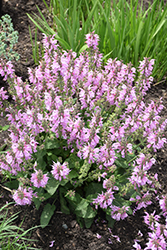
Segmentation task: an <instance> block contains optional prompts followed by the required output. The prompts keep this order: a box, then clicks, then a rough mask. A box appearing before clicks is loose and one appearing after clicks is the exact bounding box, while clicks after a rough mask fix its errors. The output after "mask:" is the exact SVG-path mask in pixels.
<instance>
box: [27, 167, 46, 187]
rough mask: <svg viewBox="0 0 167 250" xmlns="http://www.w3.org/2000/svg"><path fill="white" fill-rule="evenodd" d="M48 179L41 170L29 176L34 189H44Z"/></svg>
mask: <svg viewBox="0 0 167 250" xmlns="http://www.w3.org/2000/svg"><path fill="white" fill-rule="evenodd" d="M48 179H49V177H48V176H47V174H43V173H42V171H41V170H38V171H37V170H36V171H35V173H33V174H31V182H32V183H33V185H34V187H37V188H40V187H45V186H46V184H47V182H48Z"/></svg>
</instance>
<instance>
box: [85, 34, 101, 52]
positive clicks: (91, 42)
mask: <svg viewBox="0 0 167 250" xmlns="http://www.w3.org/2000/svg"><path fill="white" fill-rule="evenodd" d="M94 33H95V32H94V31H93V32H92V33H89V34H87V35H86V44H87V45H88V47H89V48H91V47H93V49H94V50H96V49H97V46H98V41H99V36H98V35H97V34H94Z"/></svg>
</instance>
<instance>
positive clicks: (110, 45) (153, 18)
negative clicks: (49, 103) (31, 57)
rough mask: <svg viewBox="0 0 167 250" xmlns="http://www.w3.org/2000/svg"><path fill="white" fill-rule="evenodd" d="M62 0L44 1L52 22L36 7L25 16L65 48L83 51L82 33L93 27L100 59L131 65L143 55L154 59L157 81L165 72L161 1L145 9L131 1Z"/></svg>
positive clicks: (165, 9) (165, 13)
mask: <svg viewBox="0 0 167 250" xmlns="http://www.w3.org/2000/svg"><path fill="white" fill-rule="evenodd" d="M43 1H44V0H43ZM44 2H45V1H44ZM65 2H66V4H65V3H64V1H59V0H52V1H51V2H50V6H48V5H47V4H46V2H45V4H46V6H47V9H48V11H49V12H50V13H51V15H52V18H53V22H52V23H48V22H47V20H46V19H45V17H44V15H43V14H42V12H41V10H40V9H39V8H38V7H37V8H38V11H39V14H40V16H38V15H36V14H32V15H28V16H29V18H30V19H31V20H32V21H33V22H34V24H35V25H36V27H38V28H39V30H40V31H42V32H43V33H45V34H46V35H47V36H48V35H54V34H55V38H56V39H57V40H58V41H59V43H60V44H61V46H62V47H63V49H65V50H68V49H72V50H73V51H75V52H77V53H79V52H81V51H83V50H84V49H85V45H84V42H85V34H87V33H88V32H90V31H92V30H94V31H95V33H96V34H98V35H99V37H100V44H99V49H100V51H101V52H102V53H103V54H104V58H106V59H107V58H109V57H112V58H116V57H117V58H118V59H120V60H123V62H124V63H128V62H130V61H131V62H132V64H133V65H134V66H135V67H138V65H139V61H140V60H142V59H143V58H144V57H150V58H154V59H156V61H155V67H154V72H153V76H154V77H156V78H157V79H158V80H160V79H161V78H162V77H163V76H164V75H165V73H166V71H167V53H166V50H167V38H166V28H167V20H166V16H167V7H166V6H165V5H164V2H163V1H159V0H155V1H154V2H153V4H152V5H150V6H149V8H148V9H147V10H145V9H144V7H143V4H142V3H141V4H139V1H134V0H130V1H129V2H128V1H125V0H119V1H116V0H113V1H110V0H106V1H104V2H102V1H100V0H90V1H88V0H81V1H77V0H73V1H72V3H71V1H70V3H71V5H70V4H69V1H65ZM67 3H68V4H67ZM36 52H37V51H36Z"/></svg>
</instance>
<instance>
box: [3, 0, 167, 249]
mask: <svg viewBox="0 0 167 250" xmlns="http://www.w3.org/2000/svg"><path fill="white" fill-rule="evenodd" d="M46 2H48V1H46ZM35 4H37V5H38V6H39V7H40V9H41V10H44V9H45V6H44V4H43V2H42V0H32V1H31V0H8V1H4V6H3V14H5V13H7V14H9V15H10V16H11V17H12V20H13V23H14V28H15V29H16V30H17V31H18V32H19V43H18V45H17V51H18V53H19V54H20V56H21V58H20V60H19V61H18V63H17V64H16V73H17V75H19V76H22V77H23V78H24V79H26V78H27V67H34V66H35V65H34V62H33V59H32V56H31V55H32V50H31V42H30V38H29V31H28V26H29V25H30V26H31V29H32V30H34V26H33V25H32V23H31V21H30V20H29V19H28V17H27V15H26V13H31V12H36V13H37V10H36V6H35ZM41 38H42V35H41V34H39V35H38V40H39V41H40V40H41ZM0 85H1V86H5V83H4V82H3V81H1V82H0ZM160 97H162V98H163V100H164V105H165V109H164V111H163V113H162V115H163V116H164V117H166V116H167V112H166V109H167V84H166V83H165V82H163V83H160V84H157V85H154V86H152V88H151V90H150V91H149V93H148V96H147V100H148V101H149V100H152V99H153V100H155V99H157V98H160ZM4 124H6V122H5V120H3V119H0V125H4ZM166 135H167V133H166ZM6 136H7V134H6V133H4V132H3V133H1V134H0V145H2V144H3V141H4V138H6ZM156 156H157V163H156V165H155V166H154V167H153V168H152V172H153V173H156V172H157V173H158V175H159V180H160V183H161V185H162V192H163V193H166V191H167V185H166V182H167V181H166V180H167V147H165V148H164V149H163V150H161V151H160V152H158V153H157V155H156ZM1 184H3V183H1ZM6 201H8V202H9V201H12V199H11V195H10V192H8V191H7V190H5V189H4V188H2V187H0V207H2V206H3V205H4V204H5V203H6ZM56 207H57V210H56V212H55V214H54V216H53V217H52V219H51V222H50V225H49V226H48V227H46V228H44V229H41V228H38V229H36V230H34V231H33V232H32V235H31V238H32V239H36V240H38V242H35V243H34V245H33V246H34V247H37V249H42V250H48V249H59V250H63V249H68V250H72V249H73V250H83V249H91V250H109V249H112V250H130V249H132V246H133V244H134V243H133V239H135V238H137V234H138V231H139V230H140V231H141V232H142V233H143V235H144V236H143V237H142V238H141V244H142V246H143V247H144V245H145V243H146V238H147V232H148V230H147V227H146V225H145V224H144V223H143V217H142V216H143V215H144V211H143V210H141V211H139V212H138V213H136V214H135V216H129V217H128V218H127V219H125V220H124V221H120V222H117V223H116V224H115V226H114V228H113V229H112V233H113V234H114V235H118V236H119V237H120V240H121V242H118V241H117V240H116V239H115V238H114V237H112V236H111V233H110V232H109V230H108V227H107V224H106V223H105V222H104V221H102V220H100V221H99V222H98V224H95V223H94V224H93V225H92V227H91V228H90V229H81V228H80V227H79V225H78V223H77V222H76V220H75V216H73V215H64V214H62V213H61V212H60V209H59V204H58V203H57V204H56ZM148 210H149V212H153V211H154V210H157V211H158V205H157V203H156V202H155V201H153V204H152V205H151V206H150V207H149V208H148ZM9 211H10V215H11V214H13V213H16V212H17V211H21V212H20V214H19V217H18V219H17V220H16V222H15V223H16V224H17V225H20V223H21V221H22V220H23V219H24V222H23V228H24V229H28V228H30V227H32V226H35V225H39V223H40V213H41V211H42V207H41V208H40V209H39V210H38V211H37V210H36V209H35V207H34V206H33V205H30V206H22V207H20V206H10V210H9ZM102 222H103V223H102ZM97 233H98V234H100V235H101V238H100V239H98V238H97ZM109 238H110V239H111V240H112V242H113V244H109V243H108V240H109ZM50 241H55V242H54V245H53V247H52V248H49V244H50Z"/></svg>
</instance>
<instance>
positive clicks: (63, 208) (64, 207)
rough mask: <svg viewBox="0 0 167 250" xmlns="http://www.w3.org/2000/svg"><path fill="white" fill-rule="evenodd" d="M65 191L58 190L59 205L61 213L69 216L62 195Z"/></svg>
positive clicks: (62, 189)
mask: <svg viewBox="0 0 167 250" xmlns="http://www.w3.org/2000/svg"><path fill="white" fill-rule="evenodd" d="M65 191H66V190H65V189H64V188H60V205H61V212H62V213H64V214H70V210H69V208H68V207H67V202H66V200H65V198H64V193H65Z"/></svg>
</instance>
